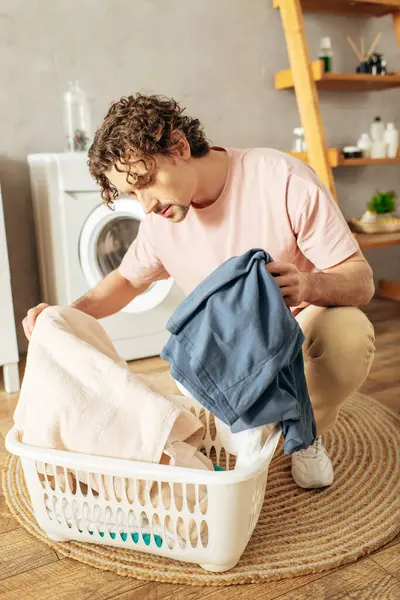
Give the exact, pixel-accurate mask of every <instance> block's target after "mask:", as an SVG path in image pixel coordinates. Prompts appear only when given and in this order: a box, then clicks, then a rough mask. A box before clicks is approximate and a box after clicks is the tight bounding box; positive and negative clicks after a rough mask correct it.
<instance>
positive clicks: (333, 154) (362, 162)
mask: <svg viewBox="0 0 400 600" xmlns="http://www.w3.org/2000/svg"><path fill="white" fill-rule="evenodd" d="M289 154H291V155H292V156H295V157H296V158H299V159H300V160H302V161H304V162H305V163H309V162H310V161H309V158H308V154H307V152H289ZM328 160H329V164H330V166H331V167H332V168H333V169H335V168H336V167H362V166H368V165H369V166H378V165H395V164H398V163H400V152H399V154H398V155H397V157H396V158H345V157H344V156H343V152H342V151H341V150H340V148H328Z"/></svg>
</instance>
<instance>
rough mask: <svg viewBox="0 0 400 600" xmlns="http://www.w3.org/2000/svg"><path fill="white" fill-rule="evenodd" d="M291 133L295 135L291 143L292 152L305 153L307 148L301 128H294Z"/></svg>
mask: <svg viewBox="0 0 400 600" xmlns="http://www.w3.org/2000/svg"><path fill="white" fill-rule="evenodd" d="M293 133H294V135H295V139H294V142H293V151H294V152H307V146H306V142H305V139H304V128H303V127H295V128H294V129H293Z"/></svg>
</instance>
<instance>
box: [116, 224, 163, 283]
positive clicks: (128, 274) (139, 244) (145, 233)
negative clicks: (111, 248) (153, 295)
mask: <svg viewBox="0 0 400 600" xmlns="http://www.w3.org/2000/svg"><path fill="white" fill-rule="evenodd" d="M119 272H120V273H121V275H122V276H123V277H125V279H128V280H129V281H131V282H133V283H136V284H139V285H141V284H150V283H153V282H154V281H158V280H160V279H168V278H169V273H168V272H167V271H166V269H165V268H164V265H163V264H162V262H161V260H160V259H159V257H158V255H157V249H156V244H155V241H154V231H153V227H152V220H151V215H149V216H147V217H145V218H144V219H143V220H142V221H141V223H140V225H139V231H138V234H137V236H136V238H135V239H134V241H133V242H132V244H131V245H130V246H129V248H128V251H127V253H126V254H125V256H124V258H123V259H122V262H121V264H120V266H119Z"/></svg>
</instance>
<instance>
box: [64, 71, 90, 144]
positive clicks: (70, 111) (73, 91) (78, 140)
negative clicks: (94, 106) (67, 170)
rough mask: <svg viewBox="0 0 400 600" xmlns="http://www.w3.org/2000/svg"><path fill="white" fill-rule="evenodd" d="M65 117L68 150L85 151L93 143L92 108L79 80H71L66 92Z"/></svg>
mask: <svg viewBox="0 0 400 600" xmlns="http://www.w3.org/2000/svg"><path fill="white" fill-rule="evenodd" d="M64 119H65V133H66V142H67V148H66V149H67V151H68V152H85V151H87V150H88V149H89V146H90V143H91V130H90V110H89V103H88V100H87V97H86V94H85V92H84V91H83V90H82V89H81V88H80V86H79V82H78V81H77V80H74V81H70V82H69V88H68V91H67V92H66V93H65V94H64Z"/></svg>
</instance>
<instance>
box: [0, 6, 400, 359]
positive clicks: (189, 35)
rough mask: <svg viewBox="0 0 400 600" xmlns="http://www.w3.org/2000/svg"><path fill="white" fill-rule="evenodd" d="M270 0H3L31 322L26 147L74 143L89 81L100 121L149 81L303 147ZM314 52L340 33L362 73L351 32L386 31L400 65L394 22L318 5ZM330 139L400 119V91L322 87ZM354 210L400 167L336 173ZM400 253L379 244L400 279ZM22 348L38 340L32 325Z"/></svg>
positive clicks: (276, 142)
mask: <svg viewBox="0 0 400 600" xmlns="http://www.w3.org/2000/svg"><path fill="white" fill-rule="evenodd" d="M271 5H272V0H271V2H270V1H269V0H201V1H198V0H196V1H195V0H57V1H54V0H29V1H28V0H0V40H1V42H0V44H1V45H0V71H1V81H2V93H1V96H0V114H1V116H2V125H1V135H0V181H1V184H2V187H3V197H4V204H5V206H4V210H5V215H6V226H7V235H8V245H9V254H10V261H11V271H12V286H13V293H14V300H15V310H16V317H17V321H18V323H19V322H20V320H21V319H22V317H23V315H24V313H25V312H26V310H27V308H29V307H30V306H32V305H34V304H35V303H36V302H38V300H39V298H40V292H39V287H38V277H37V264H36V253H35V242H34V232H33V222H32V208H31V197H30V191H29V181H28V171H27V166H26V155H27V154H28V153H31V152H51V151H60V150H63V138H64V134H63V128H62V94H63V93H64V91H65V90H66V87H67V82H68V80H70V79H75V78H77V79H79V80H80V82H81V85H82V87H83V88H84V89H85V90H86V91H87V93H88V95H89V97H90V100H91V105H92V112H93V120H94V122H95V123H99V122H100V120H101V118H102V116H103V114H104V113H105V111H106V109H107V107H108V105H109V103H110V102H111V101H112V100H116V99H118V98H119V97H120V96H121V95H124V94H129V93H132V92H135V91H138V90H142V91H152V92H157V93H162V94H165V95H174V96H175V97H176V98H177V99H179V100H180V101H181V102H182V103H184V104H185V105H186V106H187V107H188V111H189V113H192V114H193V115H196V116H198V117H199V118H200V119H202V121H203V123H204V125H205V128H206V131H207V134H208V137H209V138H210V139H211V140H212V141H213V142H214V143H215V144H220V145H231V146H237V147H251V146H274V147H277V148H280V149H282V150H285V149H288V148H290V145H291V142H292V129H293V127H295V126H296V125H297V124H298V113H297V108H296V102H295V97H294V95H293V93H292V92H276V91H275V90H274V80H273V74H274V71H276V70H278V69H282V68H286V67H287V66H288V59H287V53H286V47H285V41H284V37H283V32H282V27H281V23H280V18H279V13H278V12H277V11H274V10H273V9H272V8H271ZM306 27H307V32H308V34H309V40H310V49H311V53H312V55H313V56H314V57H316V55H317V52H318V46H319V38H320V36H321V35H330V36H331V37H332V41H333V46H334V49H335V59H334V60H335V68H336V69H337V70H342V69H352V68H353V56H352V52H351V51H350V50H349V48H348V46H347V42H346V40H345V35H346V34H348V33H349V34H351V35H353V36H355V37H357V38H359V37H360V35H364V36H365V38H366V39H367V40H370V39H372V38H373V36H374V35H375V33H376V32H377V31H378V30H382V31H383V32H384V39H383V41H382V44H381V46H380V47H381V49H382V50H384V51H385V52H386V54H387V57H388V59H389V66H390V67H391V68H393V69H396V70H398V71H400V61H399V58H398V56H396V42H395V37H394V33H393V29H392V22H391V19H390V18H384V19H381V20H368V19H358V18H346V17H342V16H328V15H316V14H309V15H307V16H306ZM321 102H322V110H323V117H324V120H325V124H326V132H327V136H328V141H329V144H331V145H343V144H346V143H352V142H354V141H355V140H356V139H357V137H358V135H359V134H360V133H362V132H363V131H366V130H367V128H368V126H369V123H370V121H371V119H372V118H373V117H374V116H375V115H376V114H380V115H382V117H383V118H384V119H386V120H389V119H390V120H394V121H395V122H397V125H400V102H399V91H398V90H395V91H390V92H382V93H375V94H374V93H371V94H362V93H360V94H359V93H352V94H334V93H324V94H322V95H321ZM336 176H337V177H336V182H337V187H338V192H339V197H340V202H341V205H342V207H343V210H344V212H345V215H346V216H347V217H350V216H352V215H357V214H359V213H360V212H361V211H362V210H363V208H364V206H365V202H366V201H367V200H368V198H369V197H370V196H371V194H372V193H373V192H374V190H375V189H376V187H378V186H379V187H381V188H384V189H389V188H397V191H398V192H400V185H399V184H400V174H399V169H398V166H382V167H379V168H378V167H374V168H372V167H369V168H367V167H365V168H342V169H338V170H337V171H336ZM399 251H400V249H399V248H389V249H382V250H374V251H369V252H368V259H369V260H370V261H371V264H372V265H373V266H374V269H375V273H376V275H377V276H384V277H391V276H392V277H395V276H396V273H397V275H398V274H399V258H400V253H399ZM19 339H20V345H21V348H22V349H23V348H25V342H24V340H23V339H22V336H21V331H19Z"/></svg>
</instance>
